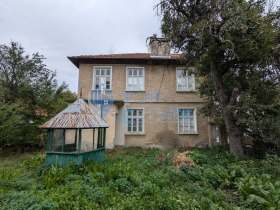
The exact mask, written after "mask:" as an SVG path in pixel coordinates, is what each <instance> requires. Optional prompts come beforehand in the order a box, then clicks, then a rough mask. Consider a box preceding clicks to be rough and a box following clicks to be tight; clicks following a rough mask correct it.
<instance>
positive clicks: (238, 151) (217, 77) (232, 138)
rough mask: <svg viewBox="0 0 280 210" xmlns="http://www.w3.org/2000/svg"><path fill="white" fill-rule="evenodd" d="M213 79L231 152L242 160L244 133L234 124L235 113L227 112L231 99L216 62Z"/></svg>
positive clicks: (213, 67)
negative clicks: (242, 138)
mask: <svg viewBox="0 0 280 210" xmlns="http://www.w3.org/2000/svg"><path fill="white" fill-rule="evenodd" d="M211 77H212V81H213V85H214V88H215V91H216V94H217V97H218V100H219V104H220V108H221V111H222V113H223V116H224V121H225V125H226V131H227V135H228V140H229V148H230V152H231V153H234V154H235V155H237V156H238V157H239V158H242V157H243V156H244V152H243V148H242V143H241V137H242V132H241V131H240V129H239V127H237V126H236V125H235V123H234V117H233V113H229V112H228V111H227V106H228V105H229V98H228V96H227V95H226V92H225V89H224V87H223V83H222V75H221V73H220V71H219V68H218V65H217V64H216V63H215V62H214V61H212V62H211Z"/></svg>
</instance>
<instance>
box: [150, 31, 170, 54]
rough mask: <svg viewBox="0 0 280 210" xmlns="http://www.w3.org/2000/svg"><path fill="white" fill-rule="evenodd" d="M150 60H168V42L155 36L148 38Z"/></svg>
mask: <svg viewBox="0 0 280 210" xmlns="http://www.w3.org/2000/svg"><path fill="white" fill-rule="evenodd" d="M148 39H149V40H150V42H149V52H150V57H151V58H157V57H158V58H170V41H168V40H167V39H166V38H158V37H157V35H156V34H154V35H153V36H151V37H149V38H148Z"/></svg>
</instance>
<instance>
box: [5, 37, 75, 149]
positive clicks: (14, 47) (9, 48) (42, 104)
mask: <svg viewBox="0 0 280 210" xmlns="http://www.w3.org/2000/svg"><path fill="white" fill-rule="evenodd" d="M44 59H45V58H44V56H42V55H39V54H38V53H35V54H32V55H29V54H27V53H25V51H24V48H23V47H22V46H21V45H20V44H19V43H17V42H11V43H10V45H0V117H1V120H0V149H1V148H6V147H15V148H19V149H22V148H26V147H30V146H32V147H36V146H42V145H43V144H44V141H43V142H42V141H41V139H40V136H41V134H42V130H41V129H39V128H38V125H40V124H42V123H43V122H44V121H45V120H46V119H47V118H49V117H50V116H53V115H54V114H56V113H57V112H59V111H60V110H61V109H63V108H64V107H66V106H67V103H66V102H65V101H64V100H65V99H73V98H76V96H75V95H74V94H73V93H71V91H69V90H68V86H67V85H66V84H65V83H62V85H60V86H59V85H58V83H57V81H56V79H55V72H53V71H51V70H49V69H48V68H47V67H46V65H45V64H44V63H43V61H44ZM66 97H68V98H66Z"/></svg>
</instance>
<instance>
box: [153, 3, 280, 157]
mask: <svg viewBox="0 0 280 210" xmlns="http://www.w3.org/2000/svg"><path fill="white" fill-rule="evenodd" d="M157 8H158V9H159V11H160V12H161V14H162V32H163V34H165V36H166V37H167V38H169V39H170V40H171V42H172V46H173V47H174V48H175V49H176V50H177V51H180V50H181V51H182V52H183V53H184V55H185V56H184V61H185V64H186V65H187V66H190V65H191V66H194V67H195V73H196V74H197V75H198V76H203V77H205V80H204V82H203V83H202V85H201V89H200V90H201V93H202V94H204V95H206V96H208V98H209V100H210V102H209V103H210V104H211V107H212V108H213V107H214V108H215V110H216V111H215V112H216V113H219V115H218V116H220V119H221V120H222V122H223V123H224V124H225V127H226V132H227V135H228V139H229V146H230V151H231V152H232V153H235V154H236V155H238V156H239V157H242V156H243V155H244V152H243V148H242V143H241V137H242V136H243V134H244V130H247V131H250V126H249V125H248V124H247V123H246V122H245V121H243V122H242V121H240V116H243V119H244V118H246V114H247V115H248V113H249V115H250V117H251V116H254V117H256V116H258V114H261V115H259V117H261V116H263V115H264V114H265V113H269V112H270V113H272V112H271V110H274V111H275V108H276V107H277V104H279V103H278V102H279V100H278V99H279V92H278V91H276V89H275V87H276V86H275V84H276V82H275V81H276V78H275V72H273V71H272V70H271V66H272V65H273V63H274V61H275V58H274V57H273V54H274V53H275V51H278V50H279V49H277V46H278V45H277V44H278V40H277V36H278V32H277V28H276V22H277V20H278V19H279V15H278V14H279V13H273V14H272V13H270V14H265V13H264V11H265V10H264V9H265V1H255V0H250V1H245V0H233V1H226V0H210V1H205V0H161V1H160V3H159V4H158V5H157ZM259 85H261V87H262V88H258V87H259ZM267 87H269V88H268V89H269V90H268V91H267V92H266V88H267ZM254 89H255V90H254ZM260 90H261V91H260ZM255 91H260V92H255ZM267 93H269V97H270V98H268V97H263V98H261V95H262V94H267ZM263 96H264V95H263ZM268 99H273V100H272V102H273V106H274V107H270V109H269V102H271V100H268ZM251 100H252V103H250V101H251ZM254 104H255V105H257V104H263V105H264V106H263V107H257V108H258V109H257V110H258V111H256V109H255V108H256V107H253V106H251V108H249V106H245V105H254ZM244 107H246V108H245V109H243V108H244ZM212 110H213V109H212ZM248 111H249V112H248ZM247 117H248V116H247ZM254 119H255V120H256V122H259V120H258V119H256V118H254ZM247 122H248V120H247ZM244 128H246V129H244Z"/></svg>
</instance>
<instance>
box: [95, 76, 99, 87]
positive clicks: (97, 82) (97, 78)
mask: <svg viewBox="0 0 280 210" xmlns="http://www.w3.org/2000/svg"><path fill="white" fill-rule="evenodd" d="M95 89H99V77H96V78H95Z"/></svg>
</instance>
